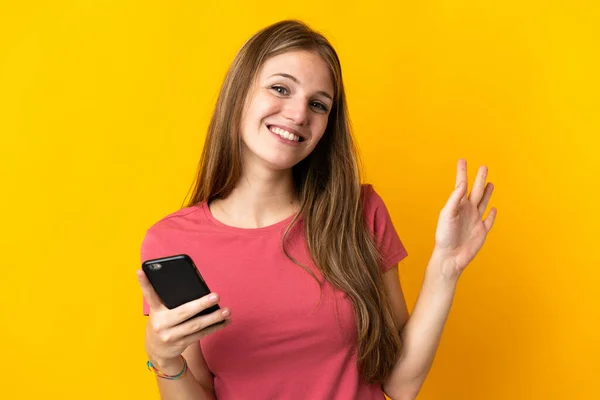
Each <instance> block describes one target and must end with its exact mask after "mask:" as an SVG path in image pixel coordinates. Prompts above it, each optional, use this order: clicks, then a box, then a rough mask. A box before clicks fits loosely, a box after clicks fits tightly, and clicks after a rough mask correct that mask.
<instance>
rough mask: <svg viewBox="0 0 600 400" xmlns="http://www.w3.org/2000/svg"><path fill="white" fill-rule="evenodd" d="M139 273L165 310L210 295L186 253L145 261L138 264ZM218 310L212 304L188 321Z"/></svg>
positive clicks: (217, 307)
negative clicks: (150, 285)
mask: <svg viewBox="0 0 600 400" xmlns="http://www.w3.org/2000/svg"><path fill="white" fill-rule="evenodd" d="M142 270H143V271H144V273H145V274H146V276H147V277H148V280H149V281H150V284H152V287H154V290H155V291H156V293H157V294H158V296H159V297H160V299H161V300H162V302H163V304H164V305H165V306H166V307H167V308H169V309H173V308H176V307H178V306H180V305H182V304H185V303H187V302H189V301H192V300H196V299H198V298H200V297H203V296H206V295H207V294H209V293H210V289H209V288H208V285H207V284H206V282H204V279H203V278H202V275H200V272H199V271H198V268H196V265H195V264H194V262H193V261H192V259H191V258H190V256H188V255H187V254H179V255H175V256H171V257H163V258H156V259H153V260H147V261H145V262H144V263H142ZM219 308H220V307H219V305H218V304H215V305H214V306H211V307H209V308H207V309H205V310H203V311H201V312H199V313H198V314H196V315H194V316H193V317H192V318H195V317H197V316H200V315H206V314H210V313H212V312H215V311H217V310H218V309H219ZM190 319H191V318H190Z"/></svg>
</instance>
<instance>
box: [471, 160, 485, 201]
mask: <svg viewBox="0 0 600 400" xmlns="http://www.w3.org/2000/svg"><path fill="white" fill-rule="evenodd" d="M487 172H488V171H487V167H486V166H485V165H483V166H481V167H479V170H478V171H477V176H476V177H475V182H473V189H471V194H470V195H469V200H471V204H473V205H474V206H476V207H477V205H478V204H479V202H480V201H481V197H482V196H483V191H484V189H485V180H486V178H487Z"/></svg>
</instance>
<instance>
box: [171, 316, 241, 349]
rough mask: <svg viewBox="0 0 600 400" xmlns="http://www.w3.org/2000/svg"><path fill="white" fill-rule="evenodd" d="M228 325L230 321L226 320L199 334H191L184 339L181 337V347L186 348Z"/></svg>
mask: <svg viewBox="0 0 600 400" xmlns="http://www.w3.org/2000/svg"><path fill="white" fill-rule="evenodd" d="M229 325H231V320H230V319H228V320H226V321H225V322H224V323H222V324H219V325H212V326H209V327H208V328H205V329H203V330H201V331H199V332H196V333H192V334H191V335H187V336H185V337H183V338H182V339H181V344H182V347H183V346H185V347H187V346H189V345H191V344H193V343H195V342H197V341H198V340H200V339H202V338H203V337H205V336H208V335H210V334H213V333H215V332H218V331H220V330H221V329H224V328H227V327H228V326H229Z"/></svg>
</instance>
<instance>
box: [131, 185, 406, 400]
mask: <svg viewBox="0 0 600 400" xmlns="http://www.w3.org/2000/svg"><path fill="white" fill-rule="evenodd" d="M363 190H364V194H365V218H366V222H367V225H368V227H369V228H370V229H371V230H372V232H373V234H374V237H375V241H376V243H377V245H378V247H379V250H380V252H381V253H382V256H383V260H384V262H383V265H382V266H381V268H382V270H383V271H387V270H388V269H390V268H391V267H392V266H394V265H396V264H397V263H398V262H399V261H400V260H402V259H403V258H404V257H406V256H407V251H406V249H405V248H404V246H403V244H402V242H401V241H400V238H399V237H398V235H397V233H396V231H395V229H394V227H393V225H392V221H391V219H390V216H389V214H388V211H387V209H386V207H385V205H384V203H383V201H382V199H381V197H380V196H379V195H378V194H377V193H376V192H375V191H374V190H373V188H372V186H370V185H363ZM291 220H292V217H289V218H287V219H285V220H283V221H280V222H278V223H276V224H274V225H270V226H266V227H263V228H257V229H244V228H236V227H231V226H228V225H225V224H223V223H221V222H219V221H218V220H216V219H215V218H214V217H213V216H212V214H211V212H210V209H209V208H208V206H207V204H206V203H202V204H199V205H196V206H193V207H188V208H184V209H182V210H179V211H177V212H175V213H173V214H171V215H168V216H166V217H165V218H163V219H161V220H160V221H159V222H157V223H156V224H154V225H153V226H152V227H151V228H150V229H149V230H148V232H147V234H146V236H145V238H144V241H143V243H142V249H141V258H142V261H145V260H148V259H152V258H157V257H163V256H170V255H174V254H181V253H185V254H188V255H189V256H190V257H191V258H192V259H193V260H194V262H195V264H196V266H197V267H198V269H199V270H200V273H201V274H202V276H203V277H204V279H205V281H206V283H207V284H208V286H209V287H210V289H211V290H212V291H213V292H216V293H219V295H220V296H221V301H220V305H221V306H227V307H230V308H231V313H232V324H231V325H230V326H228V327H227V328H225V329H223V330H221V331H219V332H216V333H214V334H212V335H209V336H207V337H205V338H203V339H202V340H201V341H200V345H201V348H202V353H203V354H204V358H205V359H206V362H207V365H208V367H209V369H210V371H211V372H212V373H213V375H214V388H215V392H216V396H217V398H218V399H219V400H232V399H265V400H266V399H279V400H282V399H290V400H291V399H301V400H306V399H310V400H351V399H357V400H359V399H360V400H371V399H378V400H381V399H384V395H383V390H382V388H381V386H379V385H369V384H367V383H366V382H364V381H363V380H362V379H361V378H360V376H359V374H358V369H357V357H356V348H357V347H356V340H357V332H356V325H355V317H354V310H353V307H352V304H351V302H350V300H349V299H348V298H347V297H346V295H345V294H344V293H343V292H341V291H338V290H336V289H334V288H333V287H332V286H331V285H329V284H328V283H327V282H323V278H322V274H321V273H320V272H319V271H318V269H317V268H316V267H315V265H314V263H313V262H312V260H311V258H310V256H309V255H308V249H307V246H306V240H305V235H304V234H303V226H302V224H299V225H296V226H295V227H294V229H293V230H292V232H290V235H289V238H290V241H289V244H288V245H287V248H288V249H289V252H290V253H291V255H292V256H293V257H295V258H296V259H297V260H298V261H300V262H301V263H302V264H304V265H305V266H307V267H309V268H310V269H311V270H312V271H313V272H314V273H315V275H316V276H317V278H319V280H320V281H321V282H323V289H322V290H323V297H322V299H321V302H320V303H318V301H319V287H318V285H317V282H316V281H315V280H314V278H313V277H312V276H310V275H309V274H308V273H307V272H306V271H305V270H304V269H302V268H301V267H300V266H298V265H296V264H294V263H293V262H292V261H291V260H290V259H289V258H288V257H287V256H286V255H285V253H284V252H283V249H282V241H281V239H282V235H283V232H284V230H285V228H286V227H287V225H288V224H289V222H290V221H291ZM336 308H337V313H336ZM147 312H148V305H147V304H146V303H145V301H144V313H146V314H147Z"/></svg>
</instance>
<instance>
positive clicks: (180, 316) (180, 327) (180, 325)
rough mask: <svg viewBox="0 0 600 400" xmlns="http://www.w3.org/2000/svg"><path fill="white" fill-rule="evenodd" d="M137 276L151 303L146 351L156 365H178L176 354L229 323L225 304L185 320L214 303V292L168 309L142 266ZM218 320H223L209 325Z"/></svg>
mask: <svg viewBox="0 0 600 400" xmlns="http://www.w3.org/2000/svg"><path fill="white" fill-rule="evenodd" d="M137 277H138V281H139V282H140V287H141V288H142V293H143V295H144V298H145V299H146V302H147V303H148V305H149V306H150V314H149V318H148V322H147V324H146V340H145V342H146V353H148V357H149V359H150V361H152V363H153V364H154V365H155V366H156V367H157V368H159V369H161V368H166V367H167V366H168V365H170V364H175V365H179V364H180V363H181V360H180V359H179V356H180V355H181V353H183V351H184V350H185V349H186V348H187V347H188V346H190V345H191V344H193V343H194V342H196V341H198V340H200V339H201V338H203V337H205V336H207V335H210V334H211V333H214V332H217V331H219V330H221V329H223V328H225V327H226V326H228V325H229V324H230V323H231V318H230V316H231V310H229V308H226V307H225V308H222V309H220V310H217V311H215V312H213V313H211V314H208V315H202V316H199V317H196V318H193V319H191V320H189V321H186V320H187V319H189V318H190V317H192V316H194V315H196V314H198V313H199V312H200V311H202V310H205V309H207V308H208V307H210V306H212V305H214V304H217V303H218V302H219V296H218V295H217V294H216V293H211V294H209V295H207V296H204V297H201V298H199V299H197V300H193V301H190V302H188V303H185V304H182V305H181V306H179V307H176V308H173V309H168V308H167V307H165V305H164V304H163V303H162V301H161V300H160V297H159V296H158V294H157V293H156V292H155V291H154V288H153V287H152V285H151V284H150V281H148V278H147V277H146V274H145V273H144V272H143V271H142V270H141V269H140V270H138V271H137ZM184 321H185V322H184ZM221 321H225V322H224V323H222V324H219V325H215V326H211V325H213V324H215V323H217V322H221Z"/></svg>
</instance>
